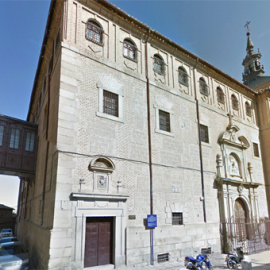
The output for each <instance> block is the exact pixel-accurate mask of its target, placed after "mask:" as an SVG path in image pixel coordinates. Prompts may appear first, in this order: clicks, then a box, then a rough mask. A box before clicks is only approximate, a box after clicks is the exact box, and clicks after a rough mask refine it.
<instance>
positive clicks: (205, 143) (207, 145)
mask: <svg viewBox="0 0 270 270" xmlns="http://www.w3.org/2000/svg"><path fill="white" fill-rule="evenodd" d="M201 144H202V145H203V146H206V147H212V146H211V145H210V142H208V143H207V142H201Z"/></svg>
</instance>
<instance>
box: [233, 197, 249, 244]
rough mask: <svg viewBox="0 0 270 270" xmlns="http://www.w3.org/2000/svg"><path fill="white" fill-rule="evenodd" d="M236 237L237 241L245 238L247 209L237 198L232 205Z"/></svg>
mask: <svg viewBox="0 0 270 270" xmlns="http://www.w3.org/2000/svg"><path fill="white" fill-rule="evenodd" d="M234 213H235V225H236V237H237V240H238V242H243V241H246V240H247V227H246V226H247V211H246V206H245V204H244V202H243V200H241V199H237V200H236V201H235V205H234Z"/></svg>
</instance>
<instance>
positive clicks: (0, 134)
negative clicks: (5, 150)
mask: <svg viewBox="0 0 270 270" xmlns="http://www.w3.org/2000/svg"><path fill="white" fill-rule="evenodd" d="M3 137H4V126H0V146H2V145H3Z"/></svg>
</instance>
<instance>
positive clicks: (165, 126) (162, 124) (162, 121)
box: [159, 110, 171, 132]
mask: <svg viewBox="0 0 270 270" xmlns="http://www.w3.org/2000/svg"><path fill="white" fill-rule="evenodd" d="M159 129H160V130H164V131H167V132H170V131H171V127H170V114H169V113H168V112H164V111H162V110H159Z"/></svg>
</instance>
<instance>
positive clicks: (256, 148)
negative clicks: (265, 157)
mask: <svg viewBox="0 0 270 270" xmlns="http://www.w3.org/2000/svg"><path fill="white" fill-rule="evenodd" d="M253 153H254V157H260V152H259V145H258V144H257V143H253Z"/></svg>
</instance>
